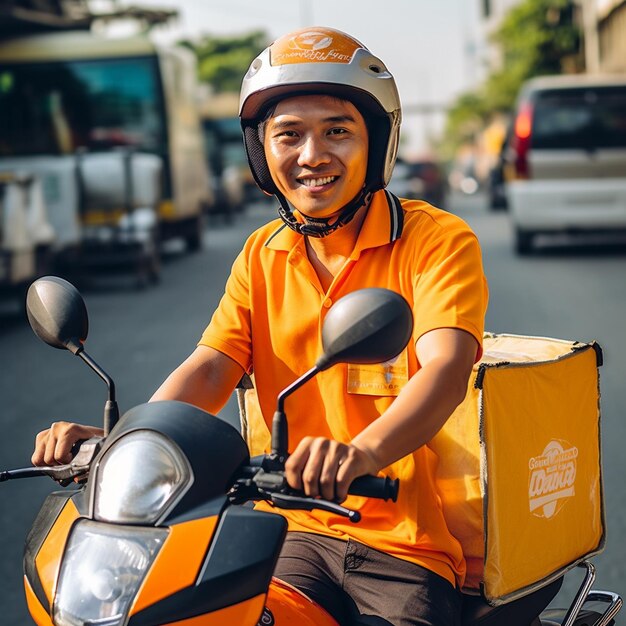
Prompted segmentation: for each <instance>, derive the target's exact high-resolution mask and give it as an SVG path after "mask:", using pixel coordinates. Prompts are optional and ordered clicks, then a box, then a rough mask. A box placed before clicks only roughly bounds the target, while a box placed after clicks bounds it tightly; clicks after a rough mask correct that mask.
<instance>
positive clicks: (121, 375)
mask: <svg viewBox="0 0 626 626" xmlns="http://www.w3.org/2000/svg"><path fill="white" fill-rule="evenodd" d="M484 204H485V203H484V199H483V198H482V197H480V196H475V197H453V198H452V199H451V201H450V204H449V208H450V209H451V210H453V211H454V212H456V213H458V214H459V215H461V216H462V217H463V218H464V219H466V220H467V221H468V222H469V223H470V224H471V225H472V226H473V227H474V229H475V230H476V232H477V233H478V235H479V238H480V240H481V244H482V247H483V254H484V259H485V267H486V272H487V277H488V279H489V283H490V291H491V298H490V304H489V311H488V315H487V328H488V330H491V331H495V332H514V333H518V334H531V335H542V336H553V337H560V338H564V339H578V340H583V341H587V340H591V339H597V340H598V341H599V342H600V344H601V345H602V346H603V348H604V352H605V365H604V367H603V368H602V407H603V451H604V468H605V469H604V484H605V494H606V512H607V526H608V543H607V548H606V550H605V552H604V553H603V554H602V555H600V556H598V557H596V558H595V559H594V562H595V563H596V566H597V568H598V583H597V585H596V587H598V588H608V589H612V590H613V591H617V592H620V593H622V595H626V583H625V582H624V580H625V578H626V564H625V561H626V548H625V547H624V542H623V540H622V537H623V536H624V534H626V490H625V489H624V478H623V477H624V476H626V455H625V454H624V451H623V449H624V444H625V443H626V420H625V419H624V414H625V410H624V407H625V406H626V385H624V376H625V373H626V332H625V330H624V324H625V320H626V316H625V314H624V311H625V310H626V278H625V275H626V245H624V243H623V242H621V243H617V244H612V245H607V244H606V243H605V242H602V243H595V244H593V245H576V246H573V247H572V246H567V247H564V246H562V245H560V244H559V245H548V246H547V247H546V246H542V247H541V250H540V251H539V253H538V254H535V255H533V256H531V257H528V258H524V259H519V258H517V257H515V256H514V254H513V252H512V246H511V237H510V231H509V224H508V220H507V216H506V214H502V213H488V212H487V211H486V210H485V208H484ZM272 215H273V213H272V211H271V209H268V208H266V207H254V208H252V209H251V210H249V211H248V212H247V213H245V214H244V215H243V216H242V217H241V218H240V219H238V220H237V222H236V223H235V224H234V225H230V226H229V225H225V224H213V225H211V226H210V228H209V229H208V230H207V234H206V246H205V249H204V250H203V251H202V252H200V253H197V254H194V255H185V254H182V253H181V252H179V251H177V250H176V249H175V248H172V249H171V250H170V251H169V253H168V255H167V258H166V261H165V263H164V271H163V280H162V283H161V284H160V285H159V286H157V287H154V288H148V289H146V290H144V291H136V290H135V288H134V281H133V280H132V278H131V277H127V276H117V277H113V278H110V279H109V278H107V279H103V278H100V279H98V280H96V281H94V282H93V283H91V284H89V285H86V288H85V289H84V290H83V295H84V298H85V301H86V303H87V307H88V309H89V314H90V337H89V340H88V342H87V350H88V352H89V353H90V354H91V356H92V357H93V358H94V359H95V360H96V361H98V362H99V363H100V364H101V365H102V366H103V367H104V368H105V369H106V370H108V371H109V373H110V374H112V375H113V376H114V378H115V380H116V383H117V392H118V399H119V402H120V408H121V410H122V411H124V410H125V409H128V408H130V407H131V406H133V405H135V404H138V403H140V402H143V401H145V400H146V399H147V398H148V397H149V396H150V395H151V393H152V392H153V391H154V389H155V388H156V387H157V386H158V384H159V383H160V382H161V381H162V380H163V379H164V377H165V376H166V375H167V374H168V373H169V372H170V371H171V370H172V369H173V368H174V367H175V366H176V365H177V364H178V363H179V362H180V361H181V360H182V359H184V358H185V356H186V355H187V354H188V353H189V352H190V351H191V350H193V348H194V346H195V343H196V341H197V339H198V337H199V335H200V333H201V331H202V330H203V328H204V326H205V325H206V323H207V321H208V320H209V318H210V315H211V312H212V310H213V309H214V307H215V306H216V304H217V302H218V301H219V298H220V295H221V292H222V288H223V285H224V281H225V279H226V276H227V274H228V271H229V268H230V264H231V263H232V261H233V259H234V257H235V255H236V253H237V252H238V250H239V248H240V246H241V244H242V242H243V240H244V238H245V236H246V235H247V233H249V232H250V231H251V230H252V229H253V228H254V227H256V226H257V225H259V224H261V223H262V222H263V221H264V220H265V219H266V218H268V217H270V216H272ZM544 243H547V242H544ZM0 366H1V369H0V372H1V373H0V401H1V402H2V408H1V409H0V422H1V424H2V427H3V436H2V437H1V438H0V469H8V468H12V467H21V466H25V465H27V464H28V462H29V457H30V453H31V450H32V443H33V440H34V436H35V434H36V433H37V432H38V431H39V430H41V429H43V428H45V427H47V426H48V425H49V423H50V422H51V421H53V420H55V419H67V420H72V421H82V422H85V423H91V424H99V423H100V421H101V419H102V407H103V404H104V400H105V388H104V385H103V384H102V382H101V381H100V379H99V378H97V377H96V376H94V375H93V374H92V373H91V372H90V371H89V370H88V369H87V368H86V367H85V366H84V364H83V363H82V362H81V361H80V359H76V358H74V357H72V356H71V355H70V354H69V353H65V352H62V351H59V350H54V349H52V348H49V347H47V346H45V345H44V344H42V343H41V342H40V341H39V340H37V339H36V338H35V337H34V335H33V334H32V332H31V331H30V329H29V328H28V325H27V324H26V323H25V321H24V318H23V316H22V315H18V316H0ZM224 415H225V417H226V418H227V419H230V420H233V421H234V420H236V409H235V405H234V403H230V404H229V405H228V406H227V407H226V409H225V411H224ZM53 488H54V484H53V483H52V482H51V481H50V480H49V479H45V478H40V479H33V480H22V481H11V482H6V483H2V485H0V529H1V532H0V550H1V552H0V553H1V554H2V558H1V559H0V576H1V578H0V580H2V586H1V587H0V607H2V617H1V618H0V623H2V624H3V625H4V626H24V625H25V624H29V623H31V622H30V619H29V617H28V614H27V612H26V609H25V602H24V597H23V590H22V564H21V559H22V546H23V543H24V539H25V537H26V534H27V532H28V528H29V526H30V524H31V522H32V520H33V518H34V516H35V514H36V512H37V510H38V508H39V506H40V504H41V502H42V501H43V498H44V497H45V495H46V494H47V493H48V492H49V491H51V490H52V489H53ZM572 588H573V583H570V584H569V585H568V586H567V590H568V591H569V590H571V589H572ZM622 623H626V619H625V618H623V619H622Z"/></svg>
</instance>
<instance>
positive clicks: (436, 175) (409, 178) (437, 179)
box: [387, 158, 445, 207]
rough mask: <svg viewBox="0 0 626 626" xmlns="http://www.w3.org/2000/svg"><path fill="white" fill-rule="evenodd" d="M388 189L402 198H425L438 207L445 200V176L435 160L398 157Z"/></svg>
mask: <svg viewBox="0 0 626 626" xmlns="http://www.w3.org/2000/svg"><path fill="white" fill-rule="evenodd" d="M387 189H389V191H391V192H392V193H394V194H395V195H396V196H398V197H400V198H408V199H418V200H425V201H426V202H429V203H430V204H434V205H435V206H438V207H441V206H442V205H443V203H444V201H445V178H444V176H443V175H442V173H441V170H440V168H439V165H438V164H437V163H435V162H434V161H405V160H403V159H400V158H399V159H397V161H396V165H395V167H394V170H393V175H392V177H391V181H390V182H389V185H387Z"/></svg>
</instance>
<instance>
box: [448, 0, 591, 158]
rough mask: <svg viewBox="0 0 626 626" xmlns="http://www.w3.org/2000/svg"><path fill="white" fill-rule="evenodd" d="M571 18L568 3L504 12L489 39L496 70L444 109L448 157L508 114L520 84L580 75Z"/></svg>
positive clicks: (528, 3) (530, 2)
mask: <svg viewBox="0 0 626 626" xmlns="http://www.w3.org/2000/svg"><path fill="white" fill-rule="evenodd" d="M575 18H576V12H575V9H574V3H573V2H572V0H523V2H521V3H520V4H518V5H516V6H515V7H513V8H512V9H511V10H510V11H509V12H508V14H507V15H506V16H505V18H504V20H503V21H502V24H501V25H500V28H499V29H498V30H497V31H496V32H495V33H494V35H493V37H492V40H493V42H494V43H496V44H497V45H498V46H499V48H500V52H501V55H502V65H501V67H500V68H497V69H495V70H492V72H491V73H490V74H489V76H488V77H487V79H486V81H485V83H484V84H483V85H482V86H481V87H480V88H479V89H477V90H476V91H474V92H470V93H465V94H462V95H461V96H460V97H459V98H458V99H457V100H456V102H455V103H454V104H453V105H452V107H451V108H450V111H449V113H448V119H447V124H446V131H445V138H444V147H445V148H446V149H447V150H446V151H447V152H448V153H450V152H451V151H454V148H455V147H458V146H459V145H461V144H462V143H465V142H467V141H468V139H469V134H471V133H472V132H477V131H478V130H479V129H480V128H482V127H484V126H485V125H486V124H487V123H488V121H489V120H490V119H491V118H492V117H493V116H494V115H497V114H502V113H506V112H509V111H510V110H511V109H512V108H513V106H514V104H515V99H516V98H517V94H518V92H519V89H520V87H521V85H522V83H523V82H524V81H526V80H528V79H529V78H532V77H534V76H541V75H544V74H560V73H563V72H564V71H567V72H572V71H581V70H582V69H583V68H582V55H581V51H580V47H581V46H580V44H581V34H580V28H579V27H578V25H577V24H576V19H575Z"/></svg>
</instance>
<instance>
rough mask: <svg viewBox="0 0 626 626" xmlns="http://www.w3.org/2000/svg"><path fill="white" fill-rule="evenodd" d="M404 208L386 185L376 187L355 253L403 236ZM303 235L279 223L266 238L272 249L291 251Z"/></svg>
mask: <svg viewBox="0 0 626 626" xmlns="http://www.w3.org/2000/svg"><path fill="white" fill-rule="evenodd" d="M403 225H404V212H403V211H402V205H401V204H400V200H399V199H398V198H397V197H396V196H394V195H393V194H392V193H390V192H389V191H387V190H386V189H381V190H380V191H377V192H376V193H375V194H374V195H373V196H372V201H371V203H370V206H369V208H368V209H367V215H366V216H365V220H364V221H363V226H362V227H361V232H360V233H359V238H358V239H357V242H356V246H355V247H354V253H353V255H352V256H353V257H355V256H358V255H359V254H360V253H361V251H362V250H366V249H367V248H376V247H378V246H384V245H386V244H388V243H392V242H393V241H396V239H399V238H400V237H401V236H402V228H403ZM302 239H303V237H302V235H300V234H298V233H296V232H295V231H293V230H291V228H289V227H288V226H287V225H286V224H280V225H279V226H278V228H276V230H274V231H273V232H272V234H271V235H270V236H269V237H268V238H267V241H266V242H265V246H266V247H267V248H270V249H271V250H284V251H285V252H289V251H290V250H292V249H293V248H294V247H295V246H296V245H297V244H298V243H300V242H301V241H302Z"/></svg>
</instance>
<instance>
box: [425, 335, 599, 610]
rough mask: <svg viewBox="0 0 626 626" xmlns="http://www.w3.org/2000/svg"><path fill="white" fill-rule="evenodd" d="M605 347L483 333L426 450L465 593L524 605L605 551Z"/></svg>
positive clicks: (593, 344)
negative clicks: (459, 554) (434, 458)
mask: <svg viewBox="0 0 626 626" xmlns="http://www.w3.org/2000/svg"><path fill="white" fill-rule="evenodd" d="M601 355H602V353H601V350H600V348H599V346H598V345H597V344H596V343H579V342H571V341H562V340H558V339H548V338H543V337H525V336H519V335H494V334H486V335H485V341H484V355H483V358H482V359H481V361H480V362H479V363H478V364H477V365H476V366H475V367H474V371H473V373H472V376H471V379H470V382H469V386H468V393H467V396H466V398H465V401H464V402H463V403H462V404H461V405H460V406H459V407H458V409H457V410H456V411H455V412H454V414H453V415H452V417H451V418H450V419H449V420H448V422H447V423H446V425H445V426H444V428H443V429H442V430H441V431H440V432H439V433H438V435H437V436H436V437H435V438H434V439H433V441H432V442H431V444H429V445H430V446H431V447H432V449H433V450H434V451H435V452H436V453H437V455H438V457H439V470H438V484H439V487H440V491H441V498H442V505H443V507H444V513H445V515H446V519H447V520H448V524H449V526H450V529H451V531H452V532H453V534H455V536H456V537H457V538H458V539H459V541H460V542H461V544H462V546H463V550H464V553H465V557H466V560H467V564H468V573H467V578H466V585H465V590H466V591H468V590H472V589H473V590H478V589H480V590H482V593H483V595H484V596H485V598H486V599H487V601H488V602H490V603H491V604H501V603H504V602H508V601H510V600H513V599H515V598H518V597H521V596H523V595H525V594H527V593H529V592H530V591H532V590H534V589H536V588H538V587H540V586H542V585H544V584H546V583H548V582H550V581H552V580H554V579H555V578H557V577H559V576H561V575H562V574H563V573H564V572H565V571H566V570H567V569H569V568H570V567H573V566H574V565H576V564H577V563H579V562H580V561H582V560H583V559H584V558H586V557H589V556H591V555H593V554H596V553H598V552H599V551H600V550H601V549H602V547H603V545H604V536H605V530H604V511H603V500H602V478H601V461H600V410H599V399H600V398H599V377H598V367H599V365H601Z"/></svg>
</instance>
